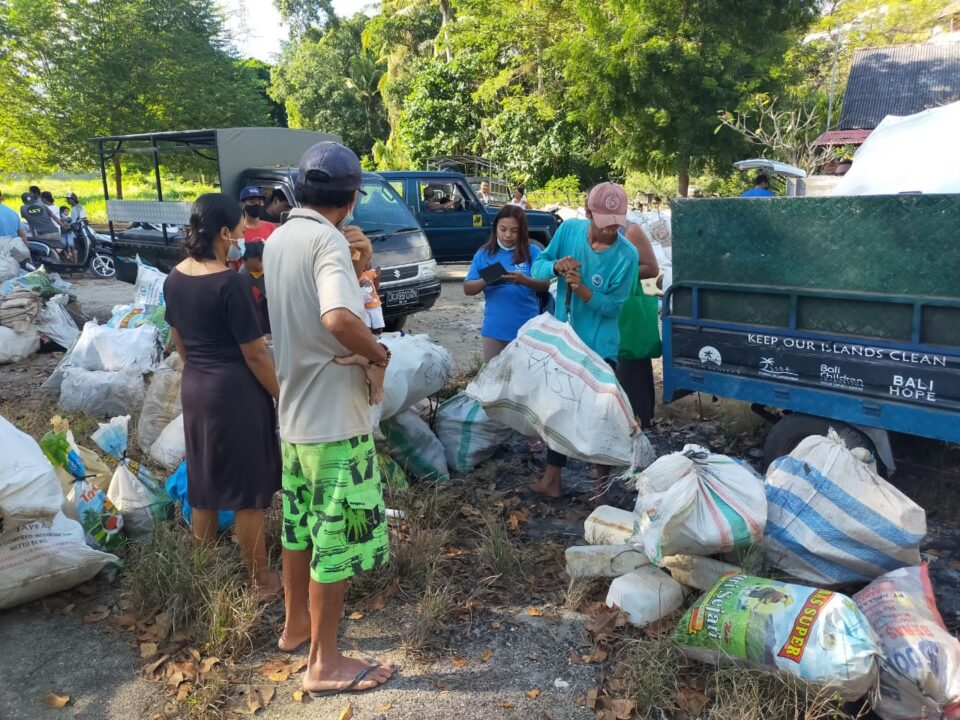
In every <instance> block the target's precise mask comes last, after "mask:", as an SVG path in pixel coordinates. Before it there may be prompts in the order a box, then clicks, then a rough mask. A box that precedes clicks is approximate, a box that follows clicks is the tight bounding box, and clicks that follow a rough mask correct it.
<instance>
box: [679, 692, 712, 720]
mask: <svg viewBox="0 0 960 720" xmlns="http://www.w3.org/2000/svg"><path fill="white" fill-rule="evenodd" d="M709 703H710V698H708V697H707V696H706V695H705V694H704V693H702V692H700V691H699V690H696V689H694V688H690V687H682V688H680V689H679V690H678V691H677V705H679V706H680V709H681V710H683V711H684V712H686V713H688V714H690V715H692V716H694V717H696V716H699V715H700V713H701V712H702V711H703V709H704V708H705V707H706V706H707V705H708V704H709Z"/></svg>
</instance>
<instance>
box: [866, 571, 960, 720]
mask: <svg viewBox="0 0 960 720" xmlns="http://www.w3.org/2000/svg"><path fill="white" fill-rule="evenodd" d="M853 601H854V602H855V603H856V604H857V607H859V608H860V610H862V611H863V614H864V615H866V617H867V620H869V621H870V625H871V627H873V630H874V632H875V633H876V634H877V637H878V638H879V641H880V657H879V663H880V680H879V682H878V684H877V686H876V688H874V691H873V694H872V696H871V705H873V711H874V712H875V713H876V714H877V715H879V716H880V717H881V718H883V719H884V720H913V719H914V718H940V717H945V718H960V640H957V638H955V637H954V636H953V635H951V634H950V632H949V631H948V630H947V629H946V627H945V626H944V624H943V619H942V618H941V617H940V613H939V612H938V611H937V603H936V600H935V599H934V596H933V587H932V586H931V584H930V575H929V571H928V569H927V565H926V563H924V564H923V565H920V566H914V567H906V568H900V569H899V570H894V571H893V572H889V573H887V574H886V575H883V576H881V577H879V578H877V579H876V580H874V581H873V582H872V583H870V584H869V585H867V587H865V588H864V589H863V590H861V591H860V592H858V593H857V594H856V595H854V596H853Z"/></svg>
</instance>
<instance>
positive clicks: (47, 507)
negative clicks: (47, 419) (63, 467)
mask: <svg viewBox="0 0 960 720" xmlns="http://www.w3.org/2000/svg"><path fill="white" fill-rule="evenodd" d="M0 448H2V452H0V532H4V531H7V532H9V531H10V530H12V529H14V528H16V527H18V526H20V525H23V524H24V523H28V522H32V521H34V520H39V521H40V522H44V523H49V522H50V521H51V520H53V517H54V515H56V514H57V512H59V510H60V507H61V506H62V505H63V491H62V490H61V489H60V482H59V481H58V480H57V476H56V474H55V473H54V471H53V465H51V464H50V461H49V460H48V459H47V458H46V456H45V455H44V454H43V450H41V449H40V446H39V445H38V444H37V441H36V440H34V439H33V438H32V437H30V436H29V435H27V434H26V433H23V432H20V431H19V430H18V429H17V428H16V427H14V426H13V425H12V424H11V423H10V422H8V421H7V419H6V418H4V417H3V416H2V415H0ZM2 567H4V565H3V563H2V562H0V568H2ZM3 574H4V573H0V576H2V575H3Z"/></svg>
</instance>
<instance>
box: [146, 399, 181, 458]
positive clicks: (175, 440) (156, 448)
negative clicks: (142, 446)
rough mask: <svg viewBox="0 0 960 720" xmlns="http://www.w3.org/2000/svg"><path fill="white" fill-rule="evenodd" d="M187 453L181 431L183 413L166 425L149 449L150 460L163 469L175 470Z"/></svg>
mask: <svg viewBox="0 0 960 720" xmlns="http://www.w3.org/2000/svg"><path fill="white" fill-rule="evenodd" d="M186 453H187V439H186V436H185V435H184V430H183V413H181V414H180V415H177V416H176V417H175V418H174V419H173V420H171V421H170V424H169V425H167V426H166V427H165V428H164V429H163V432H161V433H160V436H159V437H158V438H157V439H156V441H155V442H154V443H153V445H152V446H151V447H150V459H151V460H153V461H154V462H155V463H159V464H160V465H163V467H165V468H169V469H170V470H175V469H176V467H177V465H179V464H180V461H181V460H183V456H184V455H186Z"/></svg>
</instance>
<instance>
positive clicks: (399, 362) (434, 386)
mask: <svg viewBox="0 0 960 720" xmlns="http://www.w3.org/2000/svg"><path fill="white" fill-rule="evenodd" d="M380 341H381V342H382V343H383V344H384V345H386V346H387V347H388V348H390V353H391V355H392V357H391V358H390V364H389V365H388V366H387V373H386V376H385V378H384V381H383V388H384V392H383V401H382V402H381V403H380V404H379V405H377V406H374V407H373V408H372V409H371V416H372V420H373V426H374V427H376V426H377V425H379V424H380V423H381V422H382V421H384V420H388V419H390V418H392V417H393V416H394V415H396V414H397V413H400V412H403V411H404V410H406V409H407V408H409V407H412V406H413V405H415V404H416V403H418V402H419V401H420V400H423V399H424V398H426V397H430V396H431V395H434V394H436V393H438V392H440V391H441V390H442V389H443V388H444V387H445V386H446V384H447V381H448V380H449V379H450V371H451V369H452V368H453V358H452V357H451V355H450V353H449V352H448V351H447V350H446V349H445V348H443V347H441V346H440V345H437V344H436V343H434V342H431V341H430V338H429V337H428V336H426V335H402V334H400V333H386V334H384V335H381V337H380Z"/></svg>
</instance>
